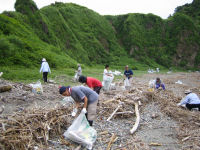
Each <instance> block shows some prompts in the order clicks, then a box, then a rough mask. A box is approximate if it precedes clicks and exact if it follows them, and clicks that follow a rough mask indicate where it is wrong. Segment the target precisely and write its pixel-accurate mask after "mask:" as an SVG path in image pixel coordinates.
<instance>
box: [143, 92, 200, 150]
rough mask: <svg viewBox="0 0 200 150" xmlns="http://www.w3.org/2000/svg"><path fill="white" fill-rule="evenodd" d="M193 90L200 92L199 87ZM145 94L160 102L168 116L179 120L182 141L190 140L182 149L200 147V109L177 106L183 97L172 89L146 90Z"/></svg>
mask: <svg viewBox="0 0 200 150" xmlns="http://www.w3.org/2000/svg"><path fill="white" fill-rule="evenodd" d="M192 91H193V92H195V93H197V94H200V93H198V92H200V91H199V89H198V88H194V89H192ZM144 95H145V96H146V97H147V98H148V99H149V100H153V101H156V102H158V103H159V104H160V107H161V108H160V109H161V111H163V112H164V113H165V114H167V115H168V116H170V117H172V118H174V119H175V120H176V121H178V124H179V129H177V133H178V138H179V141H180V143H183V142H188V143H189V145H188V146H186V147H182V149H200V143H199V140H200V130H199V127H200V115H199V111H196V112H195V111H189V110H188V109H186V108H182V107H177V105H176V104H177V103H179V102H180V100H181V97H177V96H175V95H174V94H173V92H172V91H156V92H154V93H151V92H145V93H144Z"/></svg>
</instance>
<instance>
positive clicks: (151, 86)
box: [149, 80, 156, 88]
mask: <svg viewBox="0 0 200 150" xmlns="http://www.w3.org/2000/svg"><path fill="white" fill-rule="evenodd" d="M155 83H156V80H150V81H149V88H154V87H155Z"/></svg>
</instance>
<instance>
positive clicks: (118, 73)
mask: <svg viewBox="0 0 200 150" xmlns="http://www.w3.org/2000/svg"><path fill="white" fill-rule="evenodd" d="M113 74H114V75H116V76H120V75H122V74H121V72H120V71H117V70H115V72H113Z"/></svg>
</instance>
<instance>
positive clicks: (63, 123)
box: [0, 73, 200, 150]
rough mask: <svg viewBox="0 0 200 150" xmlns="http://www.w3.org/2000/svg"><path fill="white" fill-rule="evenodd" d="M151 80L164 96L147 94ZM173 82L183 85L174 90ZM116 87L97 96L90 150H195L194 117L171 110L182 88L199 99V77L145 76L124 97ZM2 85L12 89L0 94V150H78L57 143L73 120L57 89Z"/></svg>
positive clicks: (198, 135)
mask: <svg viewBox="0 0 200 150" xmlns="http://www.w3.org/2000/svg"><path fill="white" fill-rule="evenodd" d="M157 76H159V77H160V78H161V79H162V81H163V82H164V83H165V85H166V90H165V91H162V90H157V91H154V92H149V91H148V82H149V80H151V79H155V78H156V77H157ZM178 80H180V81H181V82H182V83H183V84H177V83H176V82H177V81H178ZM122 84H123V83H122V82H117V83H116V87H115V90H111V91H109V92H104V91H101V94H100V99H99V104H98V109H97V120H96V121H95V123H94V128H95V129H96V130H97V140H96V142H95V144H94V148H93V149H97V150H101V149H102V150H104V149H113V150H114V149H118V150H128V149H129V150H132V149H155V148H156V149H199V148H200V144H199V139H200V131H199V126H200V115H199V113H200V112H199V111H188V110H186V109H184V108H180V107H177V106H176V104H177V103H178V102H180V100H181V99H182V97H183V96H184V94H183V91H184V90H186V89H188V88H190V89H191V90H192V91H193V92H195V93H196V94H199V95H200V74H199V73H172V74H147V75H144V76H142V77H137V78H134V79H133V83H132V85H133V87H132V88H131V89H130V90H129V91H124V90H123V88H121V85H122ZM3 85H11V86H12V89H11V90H10V91H6V92H3V93H0V106H1V108H2V112H1V114H0V148H1V149H20V150H21V149H22V150H23V149H75V148H77V147H78V146H79V145H78V144H76V143H73V142H71V141H69V140H66V139H64V138H63V133H64V131H65V130H66V129H67V128H68V127H69V126H70V125H71V123H72V121H73V119H74V118H73V117H72V116H71V111H72V109H73V105H72V104H65V105H63V103H64V102H63V101H62V99H63V97H62V96H61V95H59V93H58V85H57V84H52V83H48V84H43V85H42V86H43V94H34V93H32V90H31V88H30V86H29V85H26V84H23V83H12V82H9V81H5V80H2V79H1V80H0V86H3ZM136 104H137V105H138V108H139V109H138V113H139V122H137V121H136V120H137V118H136V113H137V112H136V110H135V108H136V107H135V106H136ZM137 123H139V124H138V125H137V127H136V128H135V131H134V133H133V134H131V133H130V130H131V129H132V128H133V126H134V125H135V124H137ZM78 148H79V149H84V148H80V147H78ZM78 148H77V149H78Z"/></svg>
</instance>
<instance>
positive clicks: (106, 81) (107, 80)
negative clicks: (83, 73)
mask: <svg viewBox="0 0 200 150" xmlns="http://www.w3.org/2000/svg"><path fill="white" fill-rule="evenodd" d="M113 79H114V75H112V76H104V77H103V83H102V85H103V89H104V90H105V91H108V90H110V84H111V83H112V81H113Z"/></svg>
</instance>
